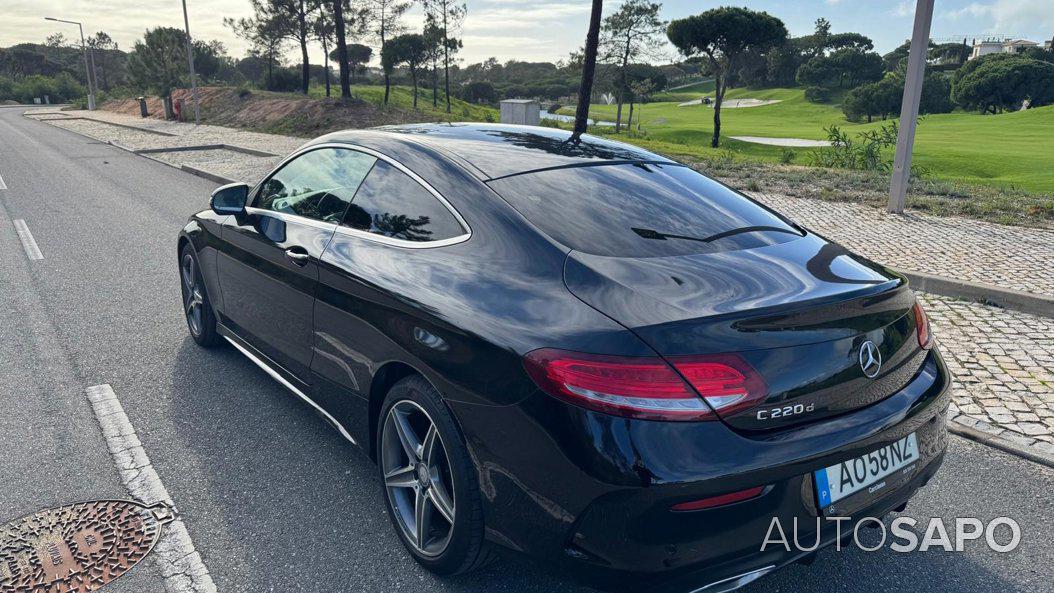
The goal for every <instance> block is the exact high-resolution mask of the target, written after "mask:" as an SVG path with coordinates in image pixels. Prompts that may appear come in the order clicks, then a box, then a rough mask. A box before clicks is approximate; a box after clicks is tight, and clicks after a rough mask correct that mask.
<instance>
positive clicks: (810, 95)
mask: <svg viewBox="0 0 1054 593" xmlns="http://www.w3.org/2000/svg"><path fill="white" fill-rule="evenodd" d="M805 100H806V101H811V102H813V103H826V102H827V101H830V100H831V89H829V88H827V87H825V86H810V87H807V88H806V89H805Z"/></svg>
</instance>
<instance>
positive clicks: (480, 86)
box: [461, 80, 498, 103]
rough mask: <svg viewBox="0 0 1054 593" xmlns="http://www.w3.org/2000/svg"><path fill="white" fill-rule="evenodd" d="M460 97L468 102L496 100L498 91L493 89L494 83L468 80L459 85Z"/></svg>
mask: <svg viewBox="0 0 1054 593" xmlns="http://www.w3.org/2000/svg"><path fill="white" fill-rule="evenodd" d="M461 97H462V98H463V99H464V100H466V101H468V102H470V103H497V102H498V92H497V91H496V90H494V85H493V84H491V83H489V82H487V81H484V80H477V81H475V82H470V83H468V84H466V85H465V86H463V87H461Z"/></svg>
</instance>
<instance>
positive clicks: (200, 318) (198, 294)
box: [179, 253, 205, 336]
mask: <svg viewBox="0 0 1054 593" xmlns="http://www.w3.org/2000/svg"><path fill="white" fill-rule="evenodd" d="M179 269H180V276H182V278H183V309H184V311H185V312H186V315H187V325H188V326H190V331H191V333H193V334H194V335H195V336H200V335H201V331H202V328H203V327H204V318H205V311H204V304H205V295H204V293H203V292H202V289H201V286H199V284H198V271H197V264H196V262H195V261H194V256H193V255H191V254H190V253H186V254H184V255H183V261H182V263H181V264H180V266H179Z"/></svg>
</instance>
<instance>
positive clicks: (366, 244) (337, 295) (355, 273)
mask: <svg viewBox="0 0 1054 593" xmlns="http://www.w3.org/2000/svg"><path fill="white" fill-rule="evenodd" d="M468 238H469V227H468V225H467V223H465V221H464V220H463V219H462V218H461V216H460V215H459V214H458V213H457V212H456V211H455V210H454V209H453V208H452V207H451V206H450V205H449V204H448V203H447V202H446V200H445V199H444V198H443V197H442V196H441V195H440V194H439V192H437V191H436V190H434V189H433V188H432V187H431V186H429V185H428V184H427V183H426V182H425V181H424V180H423V179H421V178H420V177H418V176H416V175H415V174H413V173H412V172H411V171H409V170H408V169H406V168H404V167H403V166H402V165H400V164H398V163H395V162H392V161H388V160H386V159H380V160H378V161H377V163H376V164H375V165H374V166H373V169H372V170H371V171H370V174H369V175H368V176H367V177H366V179H365V181H363V182H362V185H361V186H360V187H359V191H358V192H357V193H356V194H355V198H354V200H352V203H351V205H350V206H349V207H348V211H347V213H346V214H345V216H344V220H343V222H342V223H341V225H340V227H338V229H337V231H336V233H335V234H334V235H333V240H332V241H331V243H330V245H329V247H328V248H327V249H326V252H325V253H324V254H323V256H322V261H321V262H320V264H319V289H318V298H317V299H316V300H315V348H316V351H315V358H314V360H313V361H312V364H311V368H312V371H313V374H312V377H313V379H315V380H317V381H318V385H319V387H320V388H318V389H315V390H313V391H314V394H315V395H314V397H315V398H316V399H317V400H319V403H320V404H321V405H323V406H324V407H326V408H327V409H329V410H331V411H332V412H333V413H334V415H335V416H337V417H338V418H342V419H346V420H347V421H348V422H349V423H350V425H349V428H350V429H351V430H352V431H354V432H357V433H359V434H368V431H366V432H362V431H364V430H366V428H365V425H364V424H362V423H364V422H365V421H366V420H367V415H366V414H365V410H366V401H367V399H368V397H369V389H370V383H371V379H372V377H373V373H374V372H376V370H377V367H378V366H379V365H380V364H382V363H384V362H385V361H388V360H392V359H393V358H403V356H402V353H403V352H405V351H406V350H410V351H411V352H412V353H417V351H419V350H421V349H424V350H427V351H429V352H434V353H441V352H442V351H443V349H444V348H445V347H446V345H445V342H443V340H442V339H441V338H439V337H438V336H437V335H436V334H439V333H443V332H440V331H439V330H438V329H436V327H435V326H434V325H433V320H432V317H433V316H434V312H433V311H430V310H429V308H428V307H427V306H425V305H423V304H421V302H419V301H418V299H424V300H430V299H431V298H432V296H433V295H426V294H422V293H420V292H417V289H416V288H415V286H418V285H422V284H426V283H422V282H419V279H421V278H424V277H427V276H430V275H435V274H437V273H440V274H441V273H442V272H441V270H443V269H445V268H446V267H448V266H450V265H454V262H456V261H460V257H461V255H460V254H453V253H452V252H451V251H450V250H456V249H457V248H458V247H460V246H456V244H458V243H460V242H462V241H465V240H467V239H468ZM453 255H456V257H452V256H453ZM424 357H425V356H422V358H424Z"/></svg>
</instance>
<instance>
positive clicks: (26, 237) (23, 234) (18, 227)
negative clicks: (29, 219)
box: [14, 218, 44, 259]
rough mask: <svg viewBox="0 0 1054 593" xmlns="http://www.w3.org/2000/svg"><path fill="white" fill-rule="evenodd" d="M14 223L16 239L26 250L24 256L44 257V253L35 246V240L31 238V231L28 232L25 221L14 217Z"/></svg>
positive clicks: (30, 257)
mask: <svg viewBox="0 0 1054 593" xmlns="http://www.w3.org/2000/svg"><path fill="white" fill-rule="evenodd" d="M14 224H15V232H16V233H18V240H19V241H21V242H22V248H23V249H25V250H26V256H27V257H28V258H29V259H44V254H43V253H41V252H40V247H38V246H37V240H36V239H34V238H33V233H31V232H29V227H28V226H27V225H26V221H25V220H22V219H21V218H16V219H15V220H14Z"/></svg>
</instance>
